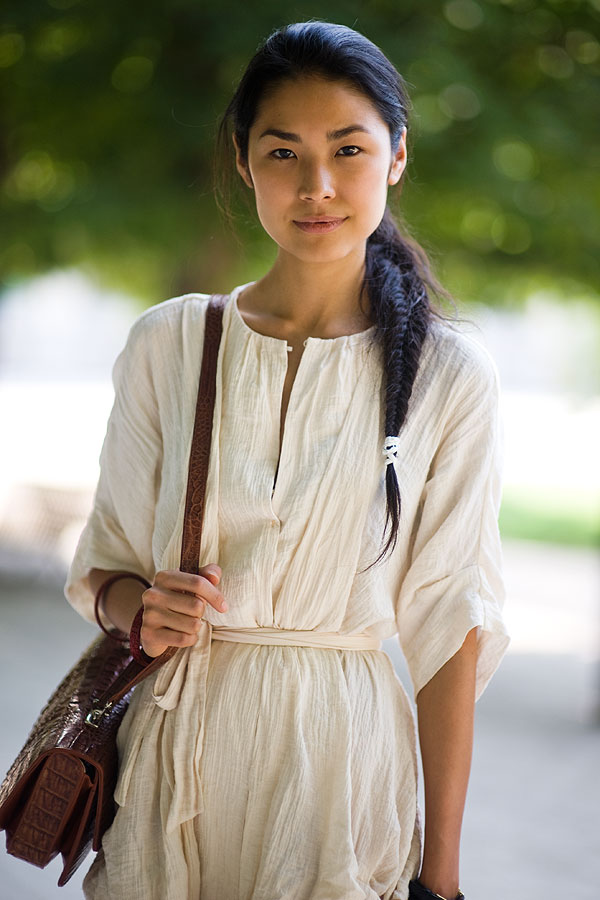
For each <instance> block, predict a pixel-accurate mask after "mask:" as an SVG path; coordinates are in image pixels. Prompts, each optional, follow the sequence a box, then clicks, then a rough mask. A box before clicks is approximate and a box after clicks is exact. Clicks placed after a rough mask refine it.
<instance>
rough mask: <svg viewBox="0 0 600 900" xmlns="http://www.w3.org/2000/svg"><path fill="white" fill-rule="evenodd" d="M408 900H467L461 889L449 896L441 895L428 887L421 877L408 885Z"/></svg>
mask: <svg viewBox="0 0 600 900" xmlns="http://www.w3.org/2000/svg"><path fill="white" fill-rule="evenodd" d="M408 900H465V895H464V894H463V892H462V891H461V890H460V888H458V889H457V891H455V892H452V893H449V894H439V893H438V892H437V891H432V890H430V888H428V887H426V886H425V884H423V882H422V881H421V878H420V876H419V878H414V879H413V880H412V881H411V882H410V883H409V885H408Z"/></svg>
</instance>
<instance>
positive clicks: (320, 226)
mask: <svg viewBox="0 0 600 900" xmlns="http://www.w3.org/2000/svg"><path fill="white" fill-rule="evenodd" d="M345 221H346V219H326V220H324V221H322V222H299V221H297V220H296V219H294V225H297V226H298V228H300V229H301V230H302V231H306V232H308V234H325V233H326V232H328V231H335V229H336V228H339V227H340V225H342V224H343V223H344V222H345Z"/></svg>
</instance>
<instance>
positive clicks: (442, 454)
mask: <svg viewBox="0 0 600 900" xmlns="http://www.w3.org/2000/svg"><path fill="white" fill-rule="evenodd" d="M407 105H408V99H407V96H406V94H405V90H404V85H403V81H402V79H401V77H400V76H399V75H398V73H397V71H396V70H395V68H394V67H393V66H392V64H391V63H390V62H389V60H388V59H387V58H386V57H385V56H384V55H383V54H382V52H381V51H380V50H379V49H378V48H377V47H376V46H375V45H373V44H372V43H371V42H370V41H369V40H367V39H366V38H365V37H363V36H362V35H360V34H358V33H357V32H355V31H353V30H351V29H349V28H346V27H343V26H339V25H334V24H330V23H324V22H315V21H311V22H307V23H300V24H295V25H290V26H287V27H285V28H283V29H281V30H279V31H277V32H275V33H273V34H272V35H271V36H270V37H269V38H268V39H267V40H266V41H265V42H264V44H263V45H262V46H261V47H260V48H259V50H258V51H257V53H256V54H255V56H254V58H253V59H252V60H251V61H250V63H249V65H248V67H247V69H246V72H245V74H244V76H243V77H242V79H241V82H240V84H239V86H238V88H237V91H236V93H235V95H234V97H233V99H232V101H231V103H230V105H229V107H228V109H227V110H226V112H225V115H224V117H223V119H222V121H221V125H220V132H219V139H220V144H219V148H218V152H217V159H218V160H220V163H221V164H223V160H224V154H225V153H227V152H228V151H229V149H231V152H232V153H233V152H235V165H236V168H237V172H238V173H239V177H240V178H241V179H242V181H243V184H244V185H245V186H246V188H247V190H248V192H252V194H253V196H254V200H255V203H256V210H257V213H258V217H259V219H260V222H261V224H262V226H263V228H264V229H265V230H266V232H267V233H268V234H269V235H270V236H271V237H272V239H273V240H274V242H275V243H276V244H277V257H276V259H275V262H274V264H273V265H272V267H271V268H270V269H269V271H268V272H266V274H265V275H264V276H263V277H261V278H259V279H258V280H256V281H253V282H248V283H247V284H244V285H238V286H237V287H235V288H234V290H233V291H232V292H231V294H230V295H229V297H228V300H227V303H226V306H225V309H224V314H223V336H222V341H221V348H220V352H219V362H218V369H217V397H216V405H215V413H214V420H213V436H212V441H211V455H210V469H209V476H208V484H207V497H206V507H205V517H204V533H203V544H202V549H201V554H200V564H201V569H200V574H199V575H198V576H193V575H188V574H184V573H182V572H180V571H178V560H179V550H180V541H181V532H182V522H183V500H184V495H185V481H186V476H187V455H188V452H189V445H190V439H191V428H192V423H193V414H194V409H195V402H196V392H197V384H198V373H199V367H200V359H199V348H201V347H202V338H203V333H204V331H203V329H204V317H205V313H206V308H207V304H208V299H209V297H208V295H206V294H190V295H186V296H184V297H178V298H174V299H172V300H168V301H165V302H164V303H161V304H158V305H157V306H154V307H152V308H151V309H149V310H147V311H146V312H145V313H144V314H143V315H142V316H141V317H140V318H139V319H138V320H137V322H136V323H135V324H134V326H133V328H132V330H131V333H130V336H129V339H128V342H127V346H126V348H125V349H124V351H123V353H122V354H121V355H120V357H119V358H118V360H117V363H116V364H115V369H114V382H115V389H116V399H115V405H114V408H113V411H112V413H111V417H110V420H109V425H108V431H107V435H106V439H105V443H104V446H103V450H102V456H101V475H100V481H99V484H98V488H97V492H96V497H95V502H94V507H93V510H92V513H91V515H90V518H89V520H88V523H87V525H86V528H85V530H84V532H83V534H82V537H81V539H80V542H79V545H78V548H77V551H76V555H75V558H74V560H73V563H72V567H71V570H70V573H69V577H68V581H67V585H66V588H65V591H66V594H67V597H68V599H69V600H70V602H71V603H72V604H73V605H74V606H75V607H76V608H77V609H78V610H79V611H80V612H81V613H82V614H83V615H84V616H86V617H87V618H89V619H90V620H93V600H94V595H95V592H96V591H97V590H98V588H99V587H100V586H101V585H102V583H103V582H104V581H105V579H106V578H108V577H109V576H110V575H111V574H113V573H115V572H121V573H132V574H133V575H134V576H142V577H143V578H145V579H147V580H148V582H149V584H150V585H151V586H150V587H148V588H147V589H145V588H144V584H142V583H140V581H139V579H136V578H135V577H123V578H122V579H120V580H119V581H117V582H116V583H115V584H114V585H112V586H111V588H110V591H108V592H107V594H106V597H105V602H104V608H103V616H104V621H105V623H106V624H108V623H112V624H113V625H115V626H117V627H118V628H120V629H121V630H124V631H128V630H129V628H130V626H131V623H132V620H133V619H134V616H135V613H136V611H137V610H138V608H139V607H140V606H142V607H143V620H142V629H141V642H142V647H143V650H144V652H145V653H146V654H147V655H148V656H150V657H154V656H157V655H158V654H160V653H161V652H162V651H163V650H164V649H165V648H166V647H167V646H175V647H177V648H180V649H179V652H178V653H177V654H176V655H175V656H174V657H173V658H172V659H171V660H170V662H168V663H167V664H166V666H164V667H163V668H162V669H161V670H160V672H159V673H158V676H157V677H156V680H154V679H152V678H150V679H148V680H147V681H146V682H144V683H143V684H142V685H141V686H140V687H139V688H138V689H137V691H136V692H135V694H134V698H133V700H132V703H131V705H130V707H129V710H128V712H127V714H126V716H125V719H124V721H123V724H122V726H121V729H120V732H119V738H118V740H119V751H120V763H121V764H120V773H119V781H118V784H117V789H116V792H115V799H116V801H117V804H118V811H117V815H116V817H115V820H114V823H113V825H112V827H111V828H110V829H109V830H108V831H107V832H106V834H105V837H104V841H103V848H102V850H101V852H100V853H99V854H98V856H97V857H96V860H95V861H94V863H93V865H92V867H91V869H90V871H89V873H88V875H87V876H86V879H85V882H84V888H85V893H86V897H88V898H103V900H106V898H111V900H117V898H128V900H132V898H142V897H143V898H157V900H158V898H160V900H184V898H190V900H192V898H194V900H197V898H200V897H201V898H202V900H216V898H219V900H238V898H240V900H241V898H248V900H250V898H252V900H258V898H261V900H262V898H264V900H275V898H284V897H285V898H290V900H309V898H310V900H337V898H339V900H342V898H343V900H351V898H356V900H358V898H367V897H368V898H378V897H381V898H385V900H392V898H393V900H406V898H407V897H409V896H410V897H414V898H421V897H431V896H436V895H440V896H441V897H444V898H454V897H458V896H460V894H459V839H460V829H461V821H462V815H463V808H464V802H465V794H466V788H467V780H468V773H469V768H470V759H471V748H472V732H473V708H474V702H475V700H476V699H477V698H478V697H479V696H480V694H481V692H482V691H483V689H484V687H485V685H486V684H487V682H488V681H489V679H490V678H491V676H492V674H493V672H494V670H495V669H496V667H497V666H498V664H499V662H500V659H501V657H502V655H503V653H504V651H505V649H506V646H507V643H508V638H507V636H506V631H505V628H504V625H503V621H502V616H501V604H502V599H503V588H502V580H501V574H500V563H501V552H500V543H499V537H498V528H497V513H498V505H499V496H500V480H499V479H500V475H499V465H500V463H499V435H498V418H497V401H498V384H497V374H496V370H495V367H494V364H493V363H492V362H491V360H490V358H489V356H488V355H487V353H486V352H485V351H484V350H482V349H481V348H480V347H479V346H478V345H477V344H476V343H474V342H473V341H472V340H471V339H469V338H468V337H466V336H464V335H461V334H460V333H459V332H458V331H456V330H454V329H453V328H452V327H450V325H449V324H448V323H447V322H445V321H444V320H443V318H442V317H441V316H440V315H438V314H435V313H434V311H433V309H432V307H431V305H430V301H429V291H436V292H438V293H441V294H445V292H444V291H443V289H442V288H441V287H440V286H439V284H438V283H437V282H436V281H435V280H434V279H433V276H431V274H430V272H429V269H428V267H427V260H426V257H425V254H424V253H423V251H422V250H421V249H420V248H419V247H418V245H415V244H414V243H413V242H412V241H409V240H408V239H407V238H406V237H403V236H401V234H400V232H399V230H398V228H397V226H396V224H395V222H394V220H393V218H392V216H391V214H390V212H389V210H388V209H387V206H386V204H387V194H388V188H389V187H391V186H393V185H397V184H398V183H399V182H400V181H401V178H402V176H403V173H404V170H405V167H406V160H407V152H406V136H407ZM229 129H231V137H230V135H229ZM446 296H447V295H446ZM396 632H398V634H399V640H400V643H401V646H402V648H403V650H404V653H405V655H406V659H407V663H408V667H409V670H410V674H411V678H412V681H413V687H414V691H415V697H416V702H417V709H418V729H419V737H420V747H421V754H422V760H423V767H424V779H425V822H426V824H425V829H424V844H423V846H422V829H421V820H420V815H419V809H418V806H417V757H416V752H417V751H416V728H415V720H414V718H413V713H412V709H411V706H410V703H409V700H408V697H407V695H406V693H405V691H404V689H403V688H402V686H401V684H400V682H399V680H398V678H397V677H396V675H395V673H394V670H393V667H392V665H391V662H390V659H389V657H388V656H387V655H386V653H385V652H383V651H382V650H381V649H379V648H380V641H381V639H383V638H386V637H389V636H391V635H393V634H395V633H396ZM421 856H422V859H421ZM409 883H410V887H409Z"/></svg>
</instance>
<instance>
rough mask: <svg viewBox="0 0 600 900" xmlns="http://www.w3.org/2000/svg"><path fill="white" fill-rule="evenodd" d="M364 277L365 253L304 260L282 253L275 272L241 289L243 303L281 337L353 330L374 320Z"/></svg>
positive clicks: (242, 309)
mask: <svg viewBox="0 0 600 900" xmlns="http://www.w3.org/2000/svg"><path fill="white" fill-rule="evenodd" d="M363 276H364V257H363V258H362V259H360V260H358V259H352V258H351V257H347V258H345V259H343V260H336V261H335V262H333V263H304V262H302V261H301V260H298V259H297V257H286V256H285V255H283V254H282V253H280V254H279V255H278V257H277V259H276V261H275V263H274V264H273V266H272V268H271V269H270V270H269V272H267V274H266V275H264V276H263V277H262V278H261V279H259V280H258V281H256V282H255V283H254V284H253V285H250V287H248V288H246V289H245V290H244V291H243V292H242V294H240V300H239V302H238V308H239V309H240V312H242V313H243V314H244V316H245V317H246V318H247V319H248V320H249V321H252V322H254V324H259V325H263V326H264V327H267V328H269V327H270V328H272V329H275V331H276V332H277V333H278V335H279V336H281V337H290V338H292V337H295V336H302V335H303V336H309V335H312V336H313V337H322V338H331V337H338V336H339V335H343V334H353V333H354V332H357V331H364V330H365V329H366V328H368V327H369V326H370V325H372V324H373V323H372V322H371V321H370V319H369V318H368V310H369V304H368V300H367V299H366V298H365V296H364V295H363V301H362V309H361V306H360V304H359V295H360V288H361V284H362V279H363ZM363 310H366V311H367V314H365V312H364V311H363Z"/></svg>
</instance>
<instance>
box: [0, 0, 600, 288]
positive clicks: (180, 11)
mask: <svg viewBox="0 0 600 900" xmlns="http://www.w3.org/2000/svg"><path fill="white" fill-rule="evenodd" d="M1 16H2V22H1V25H0V78H1V85H2V86H1V100H2V113H1V121H0V126H1V137H0V179H1V193H0V215H1V217H2V242H1V245H0V277H2V279H3V280H4V282H5V283H10V282H11V281H13V280H14V279H18V278H21V277H26V276H28V275H30V274H35V273H39V272H42V271H44V270H46V269H48V268H51V267H54V266H71V265H80V266H83V267H84V268H87V269H88V270H92V271H93V273H94V274H95V275H96V276H100V277H101V278H103V279H104V280H105V281H108V282H110V283H112V284H116V285H118V286H120V287H124V288H126V289H128V290H131V291H133V292H134V293H137V294H139V295H141V296H142V297H144V299H145V300H147V301H148V302H157V301H158V300H161V299H164V298H165V297H166V296H172V295H173V294H175V293H179V292H182V291H185V290H201V291H210V290H225V289H230V288H231V286H232V285H233V284H235V283H239V282H240V281H242V280H246V279H247V280H250V279H251V278H254V277H257V276H258V274H259V273H260V272H261V271H264V269H265V267H266V265H267V264H268V261H269V260H270V258H272V257H273V255H274V248H273V246H272V244H271V242H270V239H268V238H266V237H265V236H264V235H263V234H262V231H261V229H260V228H259V227H257V226H256V224H254V223H253V222H251V221H247V220H246V221H244V220H243V221H242V223H241V228H240V231H241V238H242V241H241V243H240V242H238V241H236V239H235V238H234V236H233V235H231V234H230V233H229V232H227V230H226V229H225V227H224V225H223V224H222V223H221V221H220V218H219V215H218V212H217V210H216V206H215V203H214V199H213V196H212V186H211V179H210V160H211V154H212V147H213V139H214V133H215V124H216V121H217V118H218V116H219V115H220V114H221V113H222V111H223V110H224V108H225V106H226V105H227V102H228V100H229V98H230V96H231V94H232V93H233V90H234V88H235V85H236V83H237V81H238V79H239V77H240V75H241V73H242V71H243V68H244V66H245V64H246V63H247V62H248V60H249V59H250V57H251V55H252V54H253V52H254V50H255V49H256V47H257V45H258V43H259V42H260V40H261V39H262V38H263V37H264V36H266V35H267V34H268V33H269V32H270V31H271V30H272V29H274V28H276V27H278V26H280V25H283V24H285V23H286V22H291V21H304V20H306V19H309V18H320V19H325V20H329V21H335V22H341V23H343V24H347V25H350V26H352V27H355V28H357V29H358V30H360V31H362V32H363V33H364V34H366V35H367V36H368V37H369V38H371V39H372V40H373V41H374V42H375V43H377V44H379V45H380V46H381V47H382V49H383V50H384V51H385V52H386V53H387V54H388V56H389V57H390V58H391V60H392V61H393V62H394V63H395V64H396V66H397V67H398V69H399V71H400V72H401V73H402V74H403V76H404V78H405V79H406V80H407V82H408V87H409V92H410V95H411V98H412V102H413V105H414V109H413V117H412V120H411V122H410V123H409V150H410V161H409V167H408V169H407V175H406V176H405V178H406V183H405V184H404V187H403V190H402V194H401V198H400V207H401V209H402V211H403V213H404V216H405V219H406V221H407V222H408V223H409V225H410V228H411V229H412V232H413V233H414V235H415V236H416V237H417V238H418V239H419V240H420V241H421V243H422V244H423V246H424V247H425V249H426V250H427V251H428V252H429V253H430V255H431V258H432V261H433V264H434V266H435V268H436V269H437V271H438V274H439V275H440V277H441V279H442V281H443V282H444V283H445V284H446V285H447V286H448V287H449V289H450V290H451V291H453V292H455V293H456V294H457V296H458V297H459V298H460V299H464V300H475V299H476V300H478V301H480V302H496V303H518V302H519V301H520V300H521V299H522V298H523V297H524V296H525V295H526V294H527V292H528V290H529V287H530V286H531V285H533V284H535V286H536V288H538V289H539V287H540V286H544V285H548V286H551V287H552V289H553V290H554V291H559V292H560V293H562V294H563V295H564V296H565V297H569V296H573V295H579V296H581V295H586V294H587V295H593V294H594V293H595V292H598V290H599V288H600V254H598V234H599V233H600V179H599V177H598V176H599V174H600V172H599V168H600V141H599V132H598V110H600V80H599V79H598V75H599V74H600V43H599V40H598V36H599V23H600V0H542V2H540V0H448V2H432V0H373V2H369V3H366V2H341V0H338V2H327V0H320V2H318V3H316V2H300V0H297V2H294V3H286V2H284V0H278V2H275V0H262V2H259V3H254V4H250V3H248V2H240V0H222V2H220V3H218V4H217V3H214V4H210V3H204V2H201V0H169V2H168V3H165V2H156V0H145V2H144V3H141V2H129V3H123V2H119V3H116V2H114V0H103V2H99V0H96V2H95V0H47V2H43V0H38V2H33V0H5V2H4V4H3V9H2V14H1Z"/></svg>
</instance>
